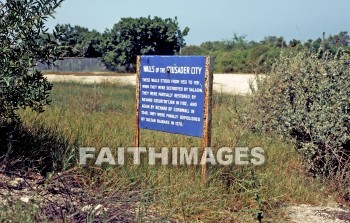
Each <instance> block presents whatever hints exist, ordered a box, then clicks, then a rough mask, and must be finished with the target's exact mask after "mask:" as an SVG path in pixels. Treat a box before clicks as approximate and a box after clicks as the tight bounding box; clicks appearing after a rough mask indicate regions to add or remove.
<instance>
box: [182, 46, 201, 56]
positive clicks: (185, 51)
mask: <svg viewBox="0 0 350 223" xmlns="http://www.w3.org/2000/svg"><path fill="white" fill-rule="evenodd" d="M206 54H207V51H206V50H205V49H204V48H202V47H200V46H194V45H191V46H185V47H184V48H182V49H181V55H206Z"/></svg>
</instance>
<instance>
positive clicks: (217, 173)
mask: <svg viewBox="0 0 350 223" xmlns="http://www.w3.org/2000/svg"><path fill="white" fill-rule="evenodd" d="M51 98H52V101H53V103H52V105H51V106H48V107H47V108H46V112H44V113H42V114H36V113H33V112H31V111H28V110H27V111H23V112H22V113H21V117H22V119H23V120H24V122H25V124H26V126H28V128H31V127H34V126H35V125H38V124H39V123H40V124H43V125H45V126H47V127H48V128H55V129H60V130H62V132H63V133H64V134H65V136H66V137H67V138H68V139H69V140H70V141H71V142H78V144H79V145H80V146H89V147H96V148H97V149H100V148H102V147H110V148H111V149H116V148H118V147H129V146H133V140H134V113H135V99H134V98H135V88H134V87H132V86H121V85H116V84H108V83H104V84H100V85H82V84H77V83H55V84H54V89H53V92H52V95H51ZM246 108H247V104H246V98H245V97H243V96H232V95H225V94H215V95H214V108H213V130H212V141H213V142H212V147H213V148H214V150H215V149H218V148H220V147H223V146H225V147H230V148H235V147H237V146H247V147H249V148H253V147H256V146H259V147H262V148H264V149H265V153H266V157H267V160H266V163H265V164H264V165H262V166H228V167H221V166H215V167H212V168H211V175H210V179H209V182H208V184H207V185H206V186H204V185H203V184H202V183H201V180H200V167H186V166H182V167H181V166H180V167H173V166H169V167H168V166H160V165H159V166H158V165H156V166H148V165H146V160H145V159H143V160H142V164H141V165H140V166H134V165H130V163H129V164H128V162H127V165H125V166H115V167H111V166H103V167H101V170H102V171H97V172H96V171H95V169H96V168H93V167H86V168H85V170H84V171H85V173H86V174H87V175H88V176H89V178H90V183H91V184H96V185H97V184H98V185H100V186H102V187H104V188H105V190H106V191H111V192H113V191H124V192H134V193H138V194H139V195H140V200H139V201H138V204H139V207H138V208H139V210H140V211H139V212H138V213H139V216H138V218H139V219H142V215H140V213H143V212H147V211H150V210H151V211H152V212H156V213H158V215H159V217H162V218H163V219H175V220H177V221H179V222H218V221H221V222H231V221H234V222H258V221H257V216H258V214H259V213H263V216H264V220H263V222H268V221H273V222H276V221H278V222H283V221H285V220H286V214H285V213H284V211H283V210H284V207H285V206H286V205H289V204H299V203H309V204H320V203H322V202H324V201H325V199H324V195H323V194H322V192H320V191H321V190H322V189H323V186H322V185H321V184H320V183H319V182H317V180H315V179H312V178H309V177H307V176H306V173H305V168H304V165H303V162H302V159H301V158H300V156H299V154H298V153H297V152H295V150H294V148H293V146H292V145H290V144H288V143H285V142H284V141H283V140H282V139H280V138H278V137H276V136H274V135H263V134H259V133H254V132H252V131H251V130H250V129H249V128H248V127H247V124H246V123H247V122H248V121H249V120H248V119H247V118H246V117H245V115H244V114H245V113H244V111H245V109H246ZM141 145H142V146H146V147H148V146H153V147H156V148H161V147H163V146H165V147H180V146H186V147H187V148H189V147H198V146H200V140H199V139H197V138H191V137H186V136H181V135H173V134H167V133H161V132H155V131H147V130H142V131H141ZM158 220H159V219H158Z"/></svg>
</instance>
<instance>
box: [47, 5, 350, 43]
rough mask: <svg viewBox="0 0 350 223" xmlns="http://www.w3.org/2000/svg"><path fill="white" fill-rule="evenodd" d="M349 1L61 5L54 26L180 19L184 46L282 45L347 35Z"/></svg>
mask: <svg viewBox="0 0 350 223" xmlns="http://www.w3.org/2000/svg"><path fill="white" fill-rule="evenodd" d="M349 9H350V0H212V1H209V0H172V1H170V0H131V1H126V0H123V1H121V0H65V1H64V2H63V3H62V5H61V7H60V8H58V9H57V10H56V14H55V19H49V20H48V21H47V22H46V26H47V27H48V28H50V29H52V28H53V27H54V26H55V25H56V24H68V23H69V24H71V25H80V26H83V27H87V28H89V29H95V30H97V31H99V32H103V31H105V30H106V29H111V28H112V27H113V25H114V24H116V23H118V22H119V21H120V19H121V18H123V17H133V18H137V17H147V16H149V15H150V16H151V17H153V16H158V17H161V18H163V19H165V18H175V16H176V17H177V18H178V22H179V26H180V29H181V30H183V29H184V28H185V27H189V28H190V32H189V34H188V35H187V36H186V37H185V42H186V43H187V45H199V44H201V43H203V42H205V41H217V40H218V41H220V40H228V39H232V38H233V36H234V34H237V35H238V36H243V35H245V36H246V40H248V41H251V40H254V41H258V42H259V41H261V40H263V39H264V37H266V36H278V37H279V36H283V37H284V38H285V40H286V41H289V40H291V39H298V40H301V41H302V42H305V41H307V40H308V39H313V40H314V39H317V38H319V37H322V32H325V33H326V37H327V36H329V35H335V34H338V33H339V32H341V31H348V32H349V33H350V11H349Z"/></svg>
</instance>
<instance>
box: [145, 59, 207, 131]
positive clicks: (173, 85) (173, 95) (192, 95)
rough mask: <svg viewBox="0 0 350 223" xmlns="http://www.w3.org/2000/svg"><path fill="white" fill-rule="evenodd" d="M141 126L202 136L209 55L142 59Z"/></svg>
mask: <svg viewBox="0 0 350 223" xmlns="http://www.w3.org/2000/svg"><path fill="white" fill-rule="evenodd" d="M140 60H141V63H140V64H141V67H140V80H139V83H140V86H139V87H140V88H139V89H140V98H139V103H140V104H139V127H140V128H142V129H151V130H158V131H163V132H170V133H177V134H182V135H188V136H196V137H202V135H203V117H204V93H205V67H206V66H205V62H206V57H205V56H141V59H140Z"/></svg>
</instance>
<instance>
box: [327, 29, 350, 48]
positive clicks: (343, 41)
mask: <svg viewBox="0 0 350 223" xmlns="http://www.w3.org/2000/svg"><path fill="white" fill-rule="evenodd" d="M349 41H350V36H349V34H348V32H346V31H342V32H340V33H339V34H338V35H334V36H329V38H328V42H329V43H330V44H331V45H334V46H335V48H340V47H346V46H348V45H349Z"/></svg>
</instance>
